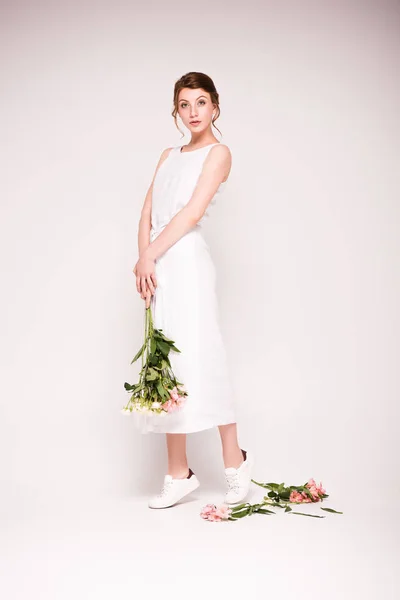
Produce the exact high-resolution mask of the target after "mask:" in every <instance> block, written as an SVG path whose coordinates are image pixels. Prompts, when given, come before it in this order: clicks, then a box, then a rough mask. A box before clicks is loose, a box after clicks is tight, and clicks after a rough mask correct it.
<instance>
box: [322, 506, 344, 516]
mask: <svg viewBox="0 0 400 600" xmlns="http://www.w3.org/2000/svg"><path fill="white" fill-rule="evenodd" d="M320 508H321V510H326V511H327V512H330V513H336V514H337V515H342V514H343V513H342V512H340V510H334V509H333V508H324V507H323V506H320Z"/></svg>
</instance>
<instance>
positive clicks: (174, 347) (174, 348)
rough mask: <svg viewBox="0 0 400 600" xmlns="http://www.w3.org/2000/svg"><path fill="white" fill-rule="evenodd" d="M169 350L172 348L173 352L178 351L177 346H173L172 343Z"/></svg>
mask: <svg viewBox="0 0 400 600" xmlns="http://www.w3.org/2000/svg"><path fill="white" fill-rule="evenodd" d="M171 350H174V351H175V352H180V350H178V348H177V347H176V346H174V345H173V344H172V346H171Z"/></svg>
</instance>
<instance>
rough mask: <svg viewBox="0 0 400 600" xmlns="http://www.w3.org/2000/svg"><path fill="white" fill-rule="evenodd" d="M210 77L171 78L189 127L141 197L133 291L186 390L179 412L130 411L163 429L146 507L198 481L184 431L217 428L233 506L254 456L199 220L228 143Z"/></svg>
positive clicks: (169, 501) (219, 178) (215, 190)
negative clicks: (238, 409) (218, 130)
mask: <svg viewBox="0 0 400 600" xmlns="http://www.w3.org/2000/svg"><path fill="white" fill-rule="evenodd" d="M219 114H220V110H219V95H218V93H217V91H216V89H215V86H214V83H213V81H212V80H211V79H210V77H208V76H207V75H205V74H203V73H196V72H191V73H187V74H186V75H184V76H183V77H181V78H180V79H179V80H178V81H177V82H176V84H175V89H174V110H173V112H172V116H173V117H174V119H175V124H176V125H177V122H176V118H177V115H179V116H180V118H181V119H182V121H183V124H184V125H185V126H186V127H187V128H188V129H189V130H190V132H191V141H190V143H189V144H187V145H185V146H176V147H173V148H167V149H165V150H164V151H163V152H162V154H161V157H160V160H159V162H158V165H157V168H156V171H155V174H154V177H153V181H152V183H151V185H150V187H149V190H148V192H147V194H146V198H145V201H144V206H143V209H142V212H141V218H140V222H139V233H138V243H139V260H138V262H137V263H136V265H135V267H134V269H133V272H134V274H135V275H136V287H137V291H138V292H139V294H140V295H141V297H142V298H143V299H144V300H145V303H146V308H148V307H149V306H150V303H151V306H152V313H153V319H154V325H155V327H156V328H158V329H162V330H163V333H164V334H165V335H166V337H168V338H170V339H172V340H174V342H175V344H176V346H177V348H178V349H179V350H180V353H177V352H171V353H170V356H169V358H170V361H171V368H172V371H173V372H174V374H175V376H176V377H177V379H178V381H180V382H182V383H183V384H184V386H185V389H186V391H187V393H188V396H187V398H186V399H185V404H184V406H183V407H181V408H180V409H179V410H178V411H176V412H174V413H171V414H167V415H166V416H164V417H163V418H160V416H159V415H143V414H141V415H138V416H137V418H138V419H139V421H138V422H137V423H138V424H139V423H140V425H139V426H140V428H141V430H142V432H143V433H147V432H149V431H153V432H158V433H166V438H167V440H166V441H167V450H168V474H167V475H166V476H165V478H164V485H163V488H162V491H161V493H160V494H158V495H156V496H154V497H152V498H151V499H150V500H149V507H150V508H165V507H167V506H172V505H173V504H175V503H176V502H178V501H179V500H180V499H181V498H183V497H184V496H185V495H187V494H189V493H190V492H192V491H193V490H195V489H196V488H197V487H198V486H199V481H198V479H197V477H196V475H195V474H194V473H193V471H192V470H191V469H190V468H189V466H188V461H187V456H186V435H187V434H188V433H191V432H194V431H201V430H204V429H209V428H211V427H218V428H219V432H220V436H221V442H222V452H223V460H224V465H225V478H226V482H227V487H228V489H227V493H226V495H225V498H224V501H225V502H226V503H227V504H234V503H236V502H240V501H242V500H243V499H244V498H245V496H246V495H247V493H248V491H249V487H250V481H251V468H252V464H253V457H252V455H251V453H250V452H246V451H245V450H242V449H241V448H240V446H239V443H238V439H237V429H236V415H235V408H234V393H233V389H232V387H231V379H230V376H229V371H228V365H227V360H226V352H225V347H224V343H223V340H222V337H221V332H220V327H219V316H218V301H217V295H216V271H215V267H214V263H213V261H212V258H211V255H210V252H209V247H208V245H207V243H206V241H205V239H204V237H203V235H202V224H203V222H204V220H205V218H207V217H208V216H209V214H208V210H209V205H210V204H213V203H214V202H215V200H216V198H217V197H218V195H219V194H220V193H221V191H222V189H223V188H224V185H225V183H226V181H227V178H228V175H229V172H230V168H231V153H230V150H229V148H228V147H227V146H226V145H224V144H221V143H220V142H218V140H217V139H216V138H215V136H214V134H213V132H212V126H213V123H214V121H215V120H216V118H217V117H218V116H219Z"/></svg>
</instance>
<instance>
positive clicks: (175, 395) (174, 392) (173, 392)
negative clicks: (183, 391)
mask: <svg viewBox="0 0 400 600" xmlns="http://www.w3.org/2000/svg"><path fill="white" fill-rule="evenodd" d="M170 396H171V398H172V400H175V402H176V401H177V400H179V394H178V390H177V388H176V386H175V387H174V388H172V390H171V391H170Z"/></svg>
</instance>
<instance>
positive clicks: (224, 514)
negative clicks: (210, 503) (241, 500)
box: [215, 504, 232, 519]
mask: <svg viewBox="0 0 400 600" xmlns="http://www.w3.org/2000/svg"><path fill="white" fill-rule="evenodd" d="M231 513H232V509H231V508H229V506H228V505H227V504H221V506H219V507H218V508H217V510H216V512H215V514H216V515H217V516H219V517H221V519H228V517H229V516H230V514H231Z"/></svg>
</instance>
